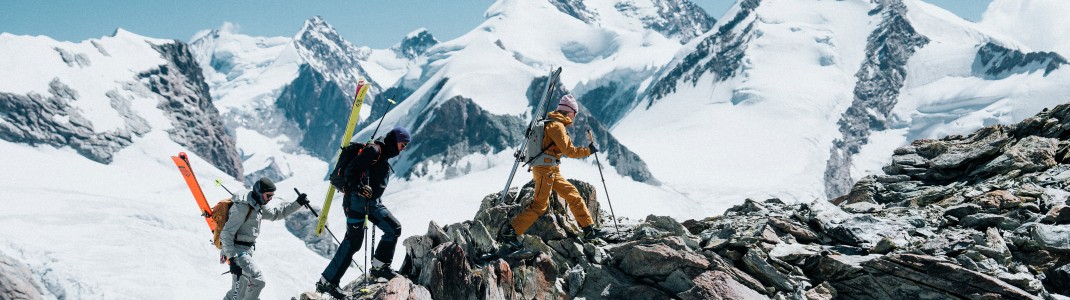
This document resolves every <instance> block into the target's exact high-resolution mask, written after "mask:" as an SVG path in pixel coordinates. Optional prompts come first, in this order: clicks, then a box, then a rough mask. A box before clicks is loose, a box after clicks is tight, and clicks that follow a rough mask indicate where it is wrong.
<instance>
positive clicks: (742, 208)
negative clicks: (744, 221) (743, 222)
mask: <svg viewBox="0 0 1070 300" xmlns="http://www.w3.org/2000/svg"><path fill="white" fill-rule="evenodd" d="M729 213H736V214H744V215H745V214H755V215H767V214H768V213H769V209H767V208H766V207H765V205H764V204H761V203H759V202H758V201H754V200H753V199H749V198H748V199H746V200H743V204H740V205H736V206H733V207H731V208H729V209H728V210H725V214H726V215H728V214H729Z"/></svg>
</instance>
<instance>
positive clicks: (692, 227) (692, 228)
mask: <svg viewBox="0 0 1070 300" xmlns="http://www.w3.org/2000/svg"><path fill="white" fill-rule="evenodd" d="M680 225H684V228H687V232H689V233H691V234H699V233H700V232H703V231H705V230H706V229H710V225H709V224H707V223H706V222H701V221H695V220H693V219H689V220H685V221H684V222H683V223H680Z"/></svg>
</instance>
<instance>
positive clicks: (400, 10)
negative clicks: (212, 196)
mask: <svg viewBox="0 0 1070 300" xmlns="http://www.w3.org/2000/svg"><path fill="white" fill-rule="evenodd" d="M927 1H928V2H930V3H933V4H936V5H938V6H941V7H943V8H945V9H948V10H950V11H952V12H954V13H956V14H958V15H959V16H962V17H964V18H966V19H968V20H972V21H977V20H979V19H980V16H981V14H982V13H983V12H984V10H985V8H987V7H988V3H990V2H991V0H927ZM4 2H6V3H4V5H3V9H2V10H0V31H2V32H9V33H13V34H19V35H47V36H50V37H52V38H54V39H57V40H65V41H81V40H84V39H89V38H99V37H102V36H106V35H110V34H111V33H112V32H114V31H115V28H117V27H122V28H124V29H126V30H128V31H131V32H134V33H137V34H141V35H144V36H149V37H154V38H165V39H178V40H183V41H188V39H189V38H190V37H191V36H193V34H194V33H196V32H197V31H200V30H203V29H213V28H219V27H220V25H222V24H223V22H231V23H234V24H237V25H238V26H239V28H240V32H242V33H244V34H248V35H253V36H292V35H293V34H294V33H296V32H297V30H298V29H299V28H300V27H301V24H302V22H304V20H306V19H308V18H310V17H312V16H316V15H319V16H322V17H323V18H324V19H326V20H327V23H330V24H331V25H333V26H334V27H335V28H336V29H338V32H339V33H340V34H341V35H342V36H343V37H344V38H346V39H347V40H349V41H350V42H352V43H354V44H356V45H359V46H370V47H372V48H386V47H389V46H391V45H393V44H395V43H397V42H399V41H400V40H401V38H402V37H404V36H405V34H407V33H409V32H411V31H413V30H415V29H417V28H420V27H423V28H427V29H428V30H430V31H431V33H432V34H434V35H435V36H436V37H437V38H438V39H439V40H449V39H453V38H456V37H458V36H460V35H461V34H464V33H465V32H468V31H469V30H471V29H472V28H474V27H475V26H476V25H479V23H481V22H482V21H483V12H484V11H486V9H487V7H489V6H490V4H491V3H493V1H491V0H395V1H385V0H320V1H311V0H304V1H300V0H298V1H295V0H260V1H254V0H233V1H208V0H185V1H178V0H155V1H152V0H136V1H119V0H97V1H85V0H44V1H17V0H15V1H4ZM694 2H695V3H696V4H698V5H700V6H702V7H703V8H704V9H706V11H707V12H708V13H710V14H711V15H713V16H714V17H716V18H720V16H721V14H723V13H724V12H725V10H727V9H728V7H729V6H731V5H732V3H734V2H735V1H734V0H695V1H694Z"/></svg>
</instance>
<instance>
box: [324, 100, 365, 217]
mask: <svg viewBox="0 0 1070 300" xmlns="http://www.w3.org/2000/svg"><path fill="white" fill-rule="evenodd" d="M370 87H371V85H369V84H368V83H366V82H365V81H364V79H361V80H360V81H358V82H357V91H356V95H354V96H353V109H352V110H351V111H350V112H349V122H348V123H347V124H346V131H345V133H343V134H342V142H341V146H339V147H345V146H346V145H348V144H349V140H350V139H352V138H353V129H354V128H356V127H357V120H358V119H360V107H361V106H363V105H364V97H365V95H367V94H368V89H369V88H370ZM341 156H342V149H339V150H338V155H336V156H335V157H338V158H341ZM337 168H338V161H337V160H336V161H335V169H337ZM334 191H335V186H334V184H331V185H330V186H328V187H327V199H326V200H324V201H323V212H322V213H321V214H320V217H319V222H318V223H316V235H317V236H319V235H321V234H323V226H326V225H327V216H328V215H329V214H328V212H330V210H331V200H332V199H334Z"/></svg>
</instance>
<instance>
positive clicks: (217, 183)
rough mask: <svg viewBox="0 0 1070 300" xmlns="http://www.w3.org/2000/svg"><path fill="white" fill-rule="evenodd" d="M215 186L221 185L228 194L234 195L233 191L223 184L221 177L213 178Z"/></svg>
mask: <svg viewBox="0 0 1070 300" xmlns="http://www.w3.org/2000/svg"><path fill="white" fill-rule="evenodd" d="M215 186H221V187H223V190H226V191H227V193H228V194H231V195H234V192H231V191H230V189H228V188H227V186H225V185H223V180H222V179H219V178H216V179H215Z"/></svg>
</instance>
